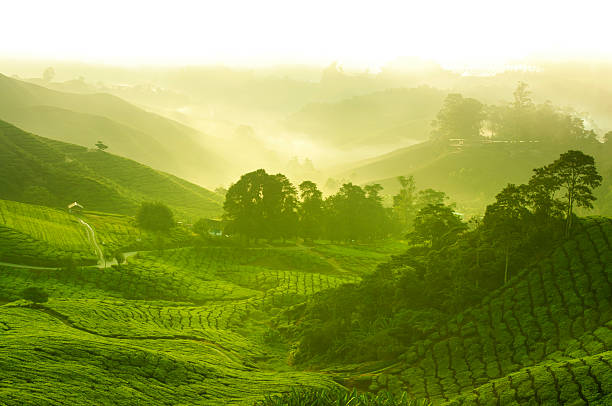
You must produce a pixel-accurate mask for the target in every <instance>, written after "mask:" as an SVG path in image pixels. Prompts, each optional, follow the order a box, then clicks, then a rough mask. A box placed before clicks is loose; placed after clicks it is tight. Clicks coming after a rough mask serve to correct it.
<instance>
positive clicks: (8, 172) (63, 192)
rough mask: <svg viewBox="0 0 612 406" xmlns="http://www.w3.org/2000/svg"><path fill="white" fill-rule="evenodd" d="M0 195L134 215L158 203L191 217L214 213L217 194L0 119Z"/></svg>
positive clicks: (217, 212) (218, 210) (217, 211)
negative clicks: (146, 204)
mask: <svg viewBox="0 0 612 406" xmlns="http://www.w3.org/2000/svg"><path fill="white" fill-rule="evenodd" d="M0 146H1V148H0V156H1V159H0V174H1V176H0V198H1V199H7V200H16V201H22V202H27V203H36V204H42V205H47V206H52V207H59V208H65V207H66V205H67V204H69V203H72V202H74V201H77V202H79V203H80V204H82V205H83V206H85V207H86V208H87V209H88V210H99V211H106V212H114V213H122V214H130V215H134V214H135V213H136V210H137V208H138V205H139V204H140V203H141V202H142V201H162V202H165V203H166V204H168V205H169V206H171V207H172V208H173V209H174V210H175V211H176V212H177V214H178V215H179V217H183V218H186V219H190V220H195V219H197V218H198V217H217V216H218V215H220V213H221V204H222V199H223V198H222V197H221V196H219V195H217V194H216V193H214V192H211V191H209V190H207V189H204V188H202V187H200V186H197V185H195V184H193V183H190V182H187V181H185V180H183V179H180V178H177V177H176V176H173V175H170V174H167V173H163V172H159V171H157V170H154V169H152V168H150V167H147V166H145V165H142V164H140V163H137V162H135V161H132V160H130V159H126V158H122V157H119V156H116V155H113V154H111V153H108V152H103V151H98V150H95V149H91V148H85V147H81V146H78V145H74V144H68V143H64V142H60V141H55V140H50V139H48V138H43V137H39V136H36V135H33V134H30V133H27V132H25V131H23V130H21V129H19V128H17V127H15V126H13V125H11V124H9V123H6V122H3V121H0Z"/></svg>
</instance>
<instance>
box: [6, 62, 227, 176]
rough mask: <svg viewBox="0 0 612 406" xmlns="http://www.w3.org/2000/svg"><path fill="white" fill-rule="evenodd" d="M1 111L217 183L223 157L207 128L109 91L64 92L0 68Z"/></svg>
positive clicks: (31, 126)
mask: <svg viewBox="0 0 612 406" xmlns="http://www.w3.org/2000/svg"><path fill="white" fill-rule="evenodd" d="M0 117H2V118H3V119H4V120H7V121H9V122H11V123H13V124H15V125H17V126H19V127H21V128H23V129H24V130H26V131H31V132H33V133H36V134H40V135H41V136H45V137H49V138H52V139H55V140H59V141H65V142H70V143H75V144H79V145H83V146H87V147H91V146H93V145H94V144H95V143H96V142H97V141H98V140H102V141H103V142H104V143H105V144H106V145H108V146H109V150H110V151H112V152H113V153H115V154H118V155H122V156H125V157H127V158H130V159H135V160H137V161H139V162H142V163H144V164H147V165H151V166H153V167H155V168H156V169H160V170H163V171H167V172H170V173H173V174H175V175H177V176H181V177H183V178H186V179H189V180H191V181H194V182H198V183H200V184H211V185H218V184H223V183H225V182H226V181H228V180H229V179H226V178H224V177H223V176H224V175H223V174H224V168H226V167H227V163H226V161H225V160H224V159H223V158H222V157H221V156H219V155H217V154H216V153H215V152H213V150H212V149H211V148H209V147H207V146H206V142H211V139H210V138H209V137H208V136H206V135H205V134H202V133H199V132H198V131H196V130H194V129H192V128H190V127H187V126H184V125H182V124H180V123H178V122H175V121H172V120H169V119H167V118H164V117H161V116H159V115H156V114H153V113H148V112H146V111H144V110H142V109H140V108H138V107H136V106H134V105H132V104H130V103H127V102H125V101H124V100H122V99H120V98H118V97H116V96H111V95H108V94H76V93H65V92H59V91H55V90H51V89H47V88H45V87H42V86H38V85H35V84H32V83H27V82H22V81H19V80H16V79H12V78H9V77H7V76H4V75H2V74H0Z"/></svg>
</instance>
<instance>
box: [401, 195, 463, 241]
mask: <svg viewBox="0 0 612 406" xmlns="http://www.w3.org/2000/svg"><path fill="white" fill-rule="evenodd" d="M465 230H467V224H465V223H464V222H463V221H461V217H459V216H458V215H457V214H455V212H454V211H453V209H452V208H451V207H449V206H446V205H444V204H441V203H438V204H428V205H427V206H425V207H423V208H422V209H421V210H419V212H418V213H417V215H416V217H415V219H414V230H413V231H412V232H411V233H409V234H408V236H407V238H408V239H409V240H411V241H412V242H413V243H428V244H429V245H430V246H431V248H433V249H440V248H441V247H442V246H443V245H450V244H452V243H453V242H455V241H456V239H457V236H458V235H459V234H461V233H462V232H463V231H465Z"/></svg>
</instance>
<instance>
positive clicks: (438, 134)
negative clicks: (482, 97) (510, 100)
mask: <svg viewBox="0 0 612 406" xmlns="http://www.w3.org/2000/svg"><path fill="white" fill-rule="evenodd" d="M483 119H484V112H483V105H482V103H480V102H479V101H478V100H476V99H472V98H464V97H463V96H462V95H460V94H458V93H450V94H449V95H448V96H446V99H444V102H443V104H442V108H441V109H440V111H439V112H438V114H437V115H436V119H435V120H434V121H433V123H432V126H433V130H434V132H433V134H434V137H435V138H437V139H439V140H447V139H449V138H463V139H466V140H473V139H477V138H479V137H480V128H481V125H482V121H483Z"/></svg>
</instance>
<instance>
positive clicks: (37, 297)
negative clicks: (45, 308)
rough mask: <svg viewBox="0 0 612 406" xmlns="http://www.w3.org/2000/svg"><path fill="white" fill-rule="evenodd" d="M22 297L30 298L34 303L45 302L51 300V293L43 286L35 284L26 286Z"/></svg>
mask: <svg viewBox="0 0 612 406" xmlns="http://www.w3.org/2000/svg"><path fill="white" fill-rule="evenodd" d="M21 297H23V298H24V299H25V300H29V301H32V302H34V303H45V302H46V301H48V300H49V294H48V293H47V292H45V291H44V290H42V289H41V288H38V287H35V286H30V287H29V288H25V289H24V290H23V291H22V292H21Z"/></svg>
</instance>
